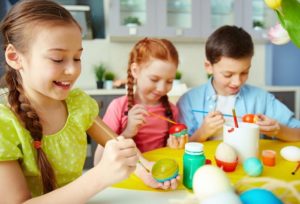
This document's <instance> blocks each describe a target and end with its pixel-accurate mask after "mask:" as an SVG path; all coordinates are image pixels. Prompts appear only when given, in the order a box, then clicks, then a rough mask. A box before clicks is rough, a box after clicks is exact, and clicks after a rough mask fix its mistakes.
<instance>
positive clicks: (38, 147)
mask: <svg viewBox="0 0 300 204" xmlns="http://www.w3.org/2000/svg"><path fill="white" fill-rule="evenodd" d="M33 146H34V148H35V149H40V148H41V147H42V142H41V141H38V140H34V141H33Z"/></svg>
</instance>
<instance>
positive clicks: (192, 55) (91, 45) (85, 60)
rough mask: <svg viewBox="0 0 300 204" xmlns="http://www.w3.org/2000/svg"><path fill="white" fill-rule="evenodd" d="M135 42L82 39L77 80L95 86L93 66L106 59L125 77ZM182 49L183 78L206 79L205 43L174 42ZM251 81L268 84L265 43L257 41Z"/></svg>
mask: <svg viewBox="0 0 300 204" xmlns="http://www.w3.org/2000/svg"><path fill="white" fill-rule="evenodd" d="M134 43H135V42H111V41H110V39H109V37H108V38H106V39H95V40H85V41H84V42H83V48H84V52H83V56H82V74H81V76H80V78H79V80H78V81H77V83H76V86H79V87H81V88H84V89H95V88H96V79H95V75H94V70H93V66H94V65H96V64H99V63H100V62H103V63H105V64H107V65H108V66H109V67H110V68H111V70H112V71H114V72H115V73H116V74H117V78H119V79H124V78H126V70H127V60H128V55H129V52H130V50H131V48H132V46H133V45H134ZM174 44H175V46H176V47H177V50H178V52H179V56H180V65H179V70H181V71H182V73H183V79H182V80H183V82H184V83H186V84H187V86H188V87H193V86H196V85H199V84H202V83H204V82H205V81H206V79H207V78H206V73H205V70H204V66H203V63H204V59H205V53H204V43H203V42H202V43H201V42H195V43H191V42H186V43H182V42H180V43H179V42H175V43H174ZM248 82H249V83H250V84H253V85H256V86H265V45H264V44H261V43H260V44H255V55H254V57H253V62H252V68H251V71H250V76H249V80H248Z"/></svg>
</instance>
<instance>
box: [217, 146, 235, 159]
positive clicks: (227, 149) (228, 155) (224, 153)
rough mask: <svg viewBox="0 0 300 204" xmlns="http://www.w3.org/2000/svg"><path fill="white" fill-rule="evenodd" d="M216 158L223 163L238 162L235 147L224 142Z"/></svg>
mask: <svg viewBox="0 0 300 204" xmlns="http://www.w3.org/2000/svg"><path fill="white" fill-rule="evenodd" d="M216 158H217V159H218V160H220V161H223V162H228V163H232V162H235V161H236V158H237V154H236V152H235V151H234V149H233V147H231V146H230V145H228V144H226V143H224V142H222V143H220V144H219V145H218V147H217V150H216Z"/></svg>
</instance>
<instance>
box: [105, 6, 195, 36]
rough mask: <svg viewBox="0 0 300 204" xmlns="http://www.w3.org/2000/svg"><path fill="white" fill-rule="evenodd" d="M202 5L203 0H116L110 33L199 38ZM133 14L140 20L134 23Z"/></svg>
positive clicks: (117, 34)
mask: <svg viewBox="0 0 300 204" xmlns="http://www.w3.org/2000/svg"><path fill="white" fill-rule="evenodd" d="M199 7H200V1H199V0H165V1H160V0H112V1H111V2H110V23H109V26H110V29H109V35H110V36H111V38H112V39H116V37H123V38H124V37H125V38H126V37H131V38H132V37H134V36H135V37H143V36H152V37H153V36H155V37H180V38H182V37H199V36H200V35H201V31H200V24H199V23H198V21H199V19H200V12H199ZM130 17H134V18H135V19H138V22H137V21H136V23H135V24H134V23H130V20H129V19H130Z"/></svg>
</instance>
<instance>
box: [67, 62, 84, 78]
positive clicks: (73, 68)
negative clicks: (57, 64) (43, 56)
mask: <svg viewBox="0 0 300 204" xmlns="http://www.w3.org/2000/svg"><path fill="white" fill-rule="evenodd" d="M79 68H80V67H78V65H77V64H76V63H74V62H70V63H68V64H67V65H66V68H65V72H64V73H65V74H66V75H73V74H75V73H77V72H78V70H79Z"/></svg>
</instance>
